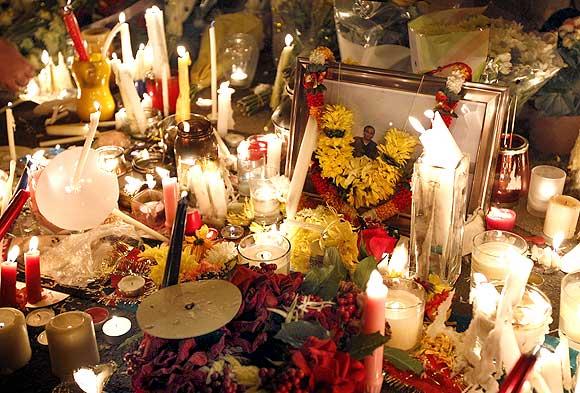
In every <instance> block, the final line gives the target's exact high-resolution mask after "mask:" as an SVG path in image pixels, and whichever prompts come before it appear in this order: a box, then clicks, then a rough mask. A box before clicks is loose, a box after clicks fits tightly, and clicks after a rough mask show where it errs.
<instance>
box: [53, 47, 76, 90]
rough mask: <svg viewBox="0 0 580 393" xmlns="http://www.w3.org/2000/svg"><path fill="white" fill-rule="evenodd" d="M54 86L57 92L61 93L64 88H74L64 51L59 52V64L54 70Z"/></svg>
mask: <svg viewBox="0 0 580 393" xmlns="http://www.w3.org/2000/svg"><path fill="white" fill-rule="evenodd" d="M54 86H55V89H56V92H58V93H61V92H62V91H63V90H66V89H72V88H74V85H73V83H72V79H71V75H70V72H69V70H68V67H67V65H66V62H65V61H64V56H63V55H62V52H58V64H57V65H56V67H55V70H54Z"/></svg>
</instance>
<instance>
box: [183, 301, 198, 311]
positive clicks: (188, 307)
mask: <svg viewBox="0 0 580 393" xmlns="http://www.w3.org/2000/svg"><path fill="white" fill-rule="evenodd" d="M194 307H195V302H191V303H187V304H186V305H185V306H184V308H185V309H186V310H188V311H189V310H192V309H193V308H194Z"/></svg>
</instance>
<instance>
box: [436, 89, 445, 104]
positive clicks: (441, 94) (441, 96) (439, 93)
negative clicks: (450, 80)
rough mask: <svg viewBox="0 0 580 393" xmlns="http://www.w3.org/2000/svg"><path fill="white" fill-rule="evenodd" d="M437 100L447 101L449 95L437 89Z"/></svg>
mask: <svg viewBox="0 0 580 393" xmlns="http://www.w3.org/2000/svg"><path fill="white" fill-rule="evenodd" d="M435 100H436V101H437V102H446V101H447V95H445V93H443V92H442V91H441V90H439V91H437V93H435Z"/></svg>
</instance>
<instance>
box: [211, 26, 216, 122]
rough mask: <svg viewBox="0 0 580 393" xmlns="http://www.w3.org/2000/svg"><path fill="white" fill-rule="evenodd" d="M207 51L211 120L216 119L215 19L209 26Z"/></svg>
mask: <svg viewBox="0 0 580 393" xmlns="http://www.w3.org/2000/svg"><path fill="white" fill-rule="evenodd" d="M209 53H210V65H211V117H210V119H211V120H217V116H218V108H217V45H216V41H215V21H212V22H211V24H210V26H209Z"/></svg>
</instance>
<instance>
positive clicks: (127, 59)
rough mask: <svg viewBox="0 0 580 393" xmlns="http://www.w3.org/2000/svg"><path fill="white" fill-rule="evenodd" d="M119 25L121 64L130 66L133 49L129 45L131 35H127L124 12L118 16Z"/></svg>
mask: <svg viewBox="0 0 580 393" xmlns="http://www.w3.org/2000/svg"><path fill="white" fill-rule="evenodd" d="M119 23H120V25H121V28H120V30H121V53H122V54H123V63H125V64H126V65H128V66H132V64H133V62H134V59H133V47H132V45H131V33H129V24H128V23H127V22H125V13H124V12H121V13H120V14H119Z"/></svg>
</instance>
